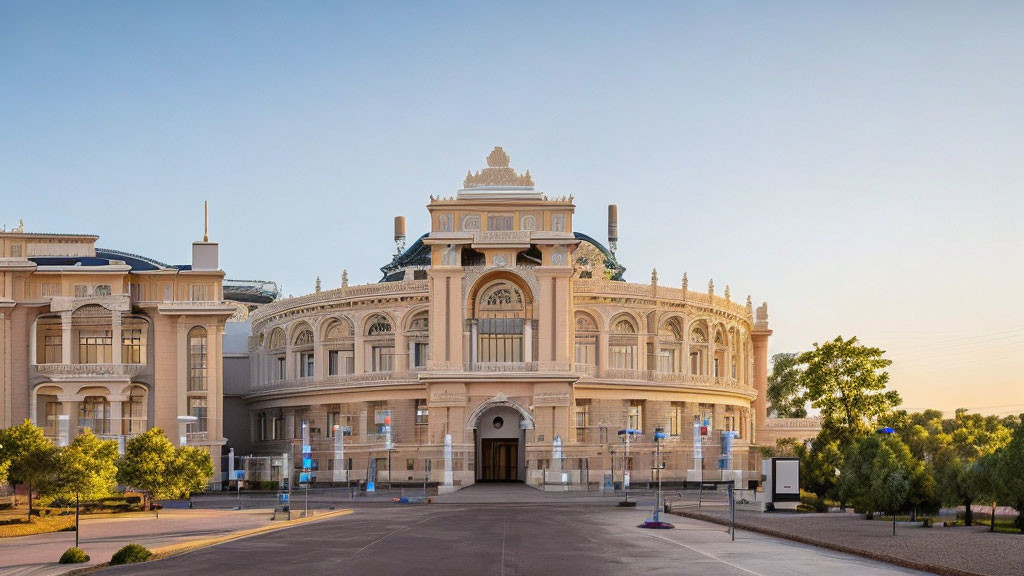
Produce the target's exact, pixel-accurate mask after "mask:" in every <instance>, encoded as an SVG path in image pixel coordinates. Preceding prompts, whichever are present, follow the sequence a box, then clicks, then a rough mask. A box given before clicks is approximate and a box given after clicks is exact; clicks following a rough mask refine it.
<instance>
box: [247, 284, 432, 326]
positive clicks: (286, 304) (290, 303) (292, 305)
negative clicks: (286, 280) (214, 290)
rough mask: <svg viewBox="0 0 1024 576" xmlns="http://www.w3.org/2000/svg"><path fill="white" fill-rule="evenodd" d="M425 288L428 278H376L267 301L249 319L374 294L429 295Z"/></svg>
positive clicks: (349, 302)
mask: <svg viewBox="0 0 1024 576" xmlns="http://www.w3.org/2000/svg"><path fill="white" fill-rule="evenodd" d="M429 292H430V281H429V280H404V281H401V282H379V283H376V284H364V285H362V286H346V287H342V288H336V289H334V290H324V291H322V292H314V293H312V294H306V295H305V296H298V297H295V298H287V299H285V300H278V301H276V302H271V303H270V304H267V305H265V306H261V307H260V308H258V309H257V310H256V311H255V312H254V313H253V314H252V320H253V324H254V325H255V324H257V323H262V322H264V321H266V320H268V319H270V318H271V317H274V316H279V315H281V313H282V312H285V311H291V310H296V309H299V308H306V307H310V306H314V308H313V309H316V308H319V309H325V306H326V305H329V307H330V308H339V307H342V306H343V305H345V304H347V305H348V306H345V307H349V308H351V307H352V305H353V304H354V303H359V302H361V301H364V300H367V301H369V302H372V301H373V300H372V299H374V298H378V299H381V300H388V301H390V300H394V299H395V298H402V297H404V296H409V295H420V296H429ZM315 305H319V306H315Z"/></svg>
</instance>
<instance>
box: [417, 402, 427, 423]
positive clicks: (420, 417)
mask: <svg viewBox="0 0 1024 576" xmlns="http://www.w3.org/2000/svg"><path fill="white" fill-rule="evenodd" d="M429 418H430V410H428V409H427V401H426V400H420V401H418V402H417V403H416V425H417V426H426V425H427V424H428V423H429Z"/></svg>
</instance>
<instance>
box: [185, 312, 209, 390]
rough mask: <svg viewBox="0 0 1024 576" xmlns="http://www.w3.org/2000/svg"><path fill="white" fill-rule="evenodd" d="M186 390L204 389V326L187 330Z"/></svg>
mask: <svg viewBox="0 0 1024 576" xmlns="http://www.w3.org/2000/svg"><path fill="white" fill-rule="evenodd" d="M188 390H189V392H200V391H205V390H206V328H203V327H201V326H196V327H195V328H193V329H191V330H189V331H188Z"/></svg>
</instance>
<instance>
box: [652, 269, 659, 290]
mask: <svg viewBox="0 0 1024 576" xmlns="http://www.w3.org/2000/svg"><path fill="white" fill-rule="evenodd" d="M657 285H658V269H657V268H652V269H651V286H657Z"/></svg>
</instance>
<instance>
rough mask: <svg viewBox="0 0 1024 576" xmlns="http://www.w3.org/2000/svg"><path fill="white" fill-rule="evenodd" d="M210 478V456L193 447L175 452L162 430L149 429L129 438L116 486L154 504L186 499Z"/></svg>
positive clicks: (211, 469)
mask: <svg viewBox="0 0 1024 576" xmlns="http://www.w3.org/2000/svg"><path fill="white" fill-rule="evenodd" d="M212 475H213V462H212V460H211V459H210V455H209V453H207V452H206V451H205V450H202V449H200V448H196V447H194V446H183V447H181V448H178V449H175V448H174V446H173V445H172V444H171V441H170V440H168V439H167V436H166V435H164V432H163V430H161V429H159V428H151V429H149V430H147V431H146V432H144V433H142V434H140V435H138V436H136V437H135V438H132V439H131V440H129V441H128V444H127V445H126V446H125V453H124V456H122V457H121V458H120V460H118V464H117V480H118V482H120V483H122V484H124V485H126V486H131V487H133V488H136V489H138V490H142V491H144V492H147V493H148V494H150V496H151V497H152V498H153V499H154V500H166V499H170V498H179V497H188V496H189V495H190V494H191V493H192V492H195V491H197V490H199V489H201V488H203V487H204V486H205V485H206V482H207V481H209V479H210V477H211V476H212Z"/></svg>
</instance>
